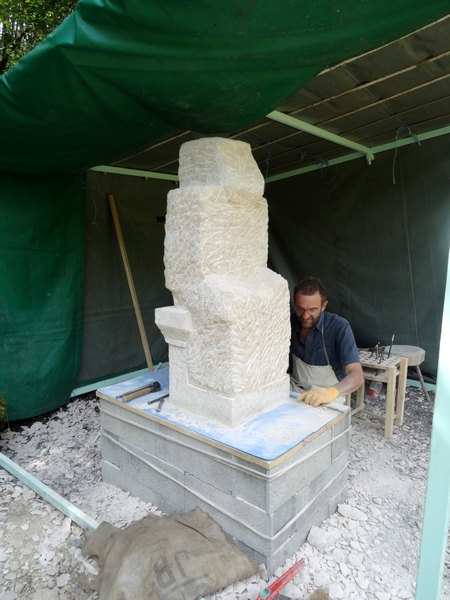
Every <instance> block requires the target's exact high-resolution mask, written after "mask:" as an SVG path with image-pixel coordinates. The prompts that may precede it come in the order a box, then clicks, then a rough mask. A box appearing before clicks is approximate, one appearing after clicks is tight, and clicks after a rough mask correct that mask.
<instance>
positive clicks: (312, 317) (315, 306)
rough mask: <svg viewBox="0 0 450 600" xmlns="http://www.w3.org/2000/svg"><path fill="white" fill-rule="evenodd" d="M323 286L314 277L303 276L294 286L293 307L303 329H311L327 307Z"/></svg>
mask: <svg viewBox="0 0 450 600" xmlns="http://www.w3.org/2000/svg"><path fill="white" fill-rule="evenodd" d="M327 304H328V300H327V292H326V290H325V286H324V285H323V283H322V282H321V281H320V279H316V278H315V277H305V278H304V279H302V280H301V281H300V282H299V283H297V285H296V286H295V288H294V309H295V314H296V315H297V319H298V320H299V323H300V325H301V326H302V328H303V329H312V328H313V327H314V326H315V325H316V323H317V321H318V320H319V318H320V314H321V313H322V312H323V311H324V310H325V308H326V307H327Z"/></svg>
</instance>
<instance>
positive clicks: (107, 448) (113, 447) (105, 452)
mask: <svg viewBox="0 0 450 600" xmlns="http://www.w3.org/2000/svg"><path fill="white" fill-rule="evenodd" d="M108 435H110V436H111V437H112V438H113V439H115V441H112V440H109V439H108V438H107V437H106V435H105V432H104V431H103V430H102V435H101V437H100V444H101V451H102V459H103V460H107V461H108V462H110V463H111V464H113V465H115V466H116V467H118V468H119V469H120V468H121V465H122V456H121V454H122V450H121V448H120V446H118V445H117V443H115V442H117V441H119V439H118V438H117V436H114V434H108Z"/></svg>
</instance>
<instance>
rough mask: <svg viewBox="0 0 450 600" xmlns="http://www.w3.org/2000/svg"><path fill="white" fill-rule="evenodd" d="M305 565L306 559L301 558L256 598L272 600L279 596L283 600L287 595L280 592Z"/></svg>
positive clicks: (258, 599) (279, 599)
mask: <svg viewBox="0 0 450 600" xmlns="http://www.w3.org/2000/svg"><path fill="white" fill-rule="evenodd" d="M304 566H305V560H304V559H303V558H301V559H300V560H299V561H298V562H297V563H295V565H293V566H292V567H291V568H290V569H288V570H287V571H286V572H285V573H283V575H280V577H278V579H276V580H275V581H274V582H273V583H271V584H270V585H268V586H267V587H266V588H265V589H264V590H263V591H262V592H261V593H260V594H259V596H258V597H257V598H256V600H272V599H273V598H277V599H278V600H282V598H286V596H281V595H280V594H279V592H280V591H281V590H282V589H283V588H285V587H286V586H287V584H288V583H289V582H290V581H292V580H293V579H294V577H295V576H296V575H297V573H298V572H299V571H300V570H301V569H303V567H304Z"/></svg>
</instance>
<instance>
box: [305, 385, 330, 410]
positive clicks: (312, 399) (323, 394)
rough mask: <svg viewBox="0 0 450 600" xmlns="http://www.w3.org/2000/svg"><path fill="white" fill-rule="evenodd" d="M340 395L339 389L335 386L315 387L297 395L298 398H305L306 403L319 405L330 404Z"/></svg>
mask: <svg viewBox="0 0 450 600" xmlns="http://www.w3.org/2000/svg"><path fill="white" fill-rule="evenodd" d="M338 396H339V390H338V389H337V388H335V387H327V388H320V387H315V388H312V389H311V390H309V392H305V393H304V394H301V395H300V396H297V400H303V402H304V403H305V404H310V405H311V406H319V404H330V402H333V400H336V398H337V397H338Z"/></svg>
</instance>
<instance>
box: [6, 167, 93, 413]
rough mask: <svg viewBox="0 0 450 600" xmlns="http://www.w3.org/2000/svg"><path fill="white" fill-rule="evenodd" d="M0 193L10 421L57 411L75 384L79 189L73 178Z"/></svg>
mask: <svg viewBox="0 0 450 600" xmlns="http://www.w3.org/2000/svg"><path fill="white" fill-rule="evenodd" d="M0 187H1V190H2V194H1V195H0V282H1V293H0V396H3V397H4V399H5V400H6V402H7V404H8V417H9V419H10V420H17V419H24V418H27V417H31V416H34V415H38V414H42V413H44V412H47V411H49V410H52V409H53V408H57V407H58V406H61V404H63V403H64V402H65V401H66V400H67V398H68V397H69V396H70V393H71V391H72V389H73V384H74V381H75V380H76V376H77V373H78V369H79V364H80V349H81V326H82V317H83V314H82V300H83V245H84V197H85V190H84V185H83V184H82V181H75V178H74V177H73V176H60V177H53V178H52V179H51V180H49V179H48V178H46V177H39V176H23V175H22V176H18V175H9V176H6V175H5V176H2V177H0ZM12 199H13V200H14V201H12Z"/></svg>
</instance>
